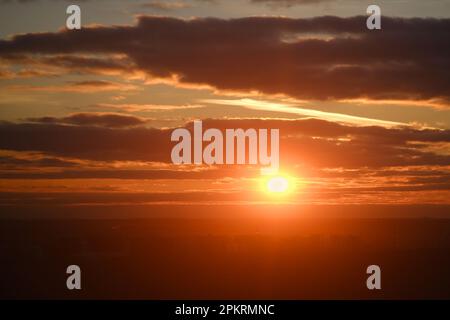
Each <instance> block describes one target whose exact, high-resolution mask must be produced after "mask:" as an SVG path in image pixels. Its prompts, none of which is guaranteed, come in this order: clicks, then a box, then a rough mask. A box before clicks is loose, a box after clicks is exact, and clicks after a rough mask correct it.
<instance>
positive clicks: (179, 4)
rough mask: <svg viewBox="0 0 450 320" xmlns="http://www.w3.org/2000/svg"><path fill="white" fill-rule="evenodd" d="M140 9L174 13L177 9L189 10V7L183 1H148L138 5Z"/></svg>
mask: <svg viewBox="0 0 450 320" xmlns="http://www.w3.org/2000/svg"><path fill="white" fill-rule="evenodd" d="M140 7H141V8H149V9H154V10H158V11H166V12H167V11H174V10H179V9H186V8H190V7H191V5H190V4H189V3H186V2H183V1H172V2H170V1H161V0H158V1H150V2H147V3H143V4H141V5H140Z"/></svg>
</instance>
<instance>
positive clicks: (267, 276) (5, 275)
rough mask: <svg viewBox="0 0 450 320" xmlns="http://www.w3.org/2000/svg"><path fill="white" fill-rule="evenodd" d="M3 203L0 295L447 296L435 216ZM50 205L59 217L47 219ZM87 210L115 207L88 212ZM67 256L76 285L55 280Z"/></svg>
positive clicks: (440, 229) (441, 223)
mask: <svg viewBox="0 0 450 320" xmlns="http://www.w3.org/2000/svg"><path fill="white" fill-rule="evenodd" d="M3 209H7V210H9V217H3V218H1V219H0V270H1V280H0V298H12V299H16V298H44V299H47V298H125V299H131V298H139V299H141V298H142V299H217V298H220V299H247V298H250V299H316V298H332V299H347V298H389V299H411V298H413V299H415V298H426V299H428V298H447V299H450V254H449V253H450V220H449V219H445V218H442V217H440V218H437V217H435V218H430V217H425V216H426V215H424V216H423V217H421V216H420V214H418V215H417V214H416V216H415V217H414V218H403V217H401V215H400V217H393V218H385V217H384V218H376V217H371V216H370V215H369V216H366V217H364V214H362V213H361V214H360V216H355V215H353V216H348V215H347V212H348V210H349V208H334V209H333V212H334V215H327V211H326V210H325V209H323V208H320V207H317V208H308V209H305V208H297V209H295V210H293V209H290V210H287V211H286V212H285V210H283V209H282V208H270V209H267V208H266V209H264V208H263V209H261V208H259V209H258V210H255V209H248V208H244V207H240V208H229V207H220V206H217V207H207V206H204V207H203V209H201V210H203V211H205V212H203V213H202V214H199V215H198V216H196V215H195V213H194V211H192V210H191V209H186V208H184V209H183V208H182V207H178V208H173V209H172V211H170V210H169V208H168V207H157V206H155V207H150V206H149V207H145V206H143V207H139V208H135V207H115V208H113V207H111V208H102V209H96V208H95V207H93V208H83V207H77V208H69V209H62V208H59V209H55V208H53V209H45V208H39V209H36V208H34V209H32V208H21V209H20V208H16V209H13V208H7V207H6V208H2V210H3ZM11 210H16V211H15V213H17V218H11V215H12V214H13V213H12V212H11ZM52 210H53V211H52ZM58 210H60V212H59V214H60V215H61V217H64V218H54V217H52V215H56V214H57V212H58ZM89 210H93V212H94V210H97V212H99V211H102V213H103V214H104V215H105V216H107V213H108V210H109V212H111V213H112V212H114V213H115V214H114V215H113V214H111V215H112V216H114V218H108V219H107V218H105V216H103V217H101V218H100V217H97V218H96V219H92V218H89V219H88V218H87V216H88V217H89ZM161 210H162V211H161ZM164 210H166V211H167V210H169V211H167V212H170V213H171V214H168V215H167V216H164ZM252 210H253V211H252ZM302 210H303V211H302ZM327 210H329V209H327ZM340 210H344V211H340ZM352 210H353V209H352ZM357 210H365V209H364V208H363V207H361V208H357ZM379 210H381V211H380V212H381V213H385V214H387V215H389V212H390V211H389V210H391V211H392V210H393V209H392V208H379ZM384 210H387V211H384ZM395 210H396V211H395ZM436 210H437V209H436ZM446 210H447V208H446V207H444V208H438V211H439V212H438V213H439V214H438V215H441V216H442V215H444V216H445V213H446ZM24 212H25V213H27V214H29V215H28V216H26V215H25V214H24V215H21V214H23V213H24ZM77 212H78V213H80V212H82V213H83V214H78V215H77ZM118 212H119V213H118ZM392 212H403V213H405V214H407V212H408V208H400V209H394V210H393V211H392ZM416 213H417V212H416ZM424 213H426V212H424ZM25 216H26V217H25ZM381 216H383V215H381ZM71 264H76V265H79V266H80V267H81V269H82V290H81V291H77V292H75V291H69V290H67V289H66V276H67V275H66V273H65V271H66V267H67V266H68V265H71ZM371 264H377V265H379V266H380V267H381V269H382V290H381V291H377V292H374V291H369V290H368V289H367V288H366V278H367V274H366V268H367V266H369V265H371Z"/></svg>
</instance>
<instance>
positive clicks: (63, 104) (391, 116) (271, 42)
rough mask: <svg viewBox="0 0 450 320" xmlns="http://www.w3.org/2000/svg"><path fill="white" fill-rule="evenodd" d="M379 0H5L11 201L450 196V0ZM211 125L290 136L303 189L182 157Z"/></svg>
mask: <svg viewBox="0 0 450 320" xmlns="http://www.w3.org/2000/svg"><path fill="white" fill-rule="evenodd" d="M71 3H77V4H78V5H79V6H80V7H81V17H82V29H81V30H67V29H66V27H65V20H66V18H67V14H66V8H67V6H68V5H69V4H71ZM369 4H372V2H371V1H370V2H369V1H353V0H236V1H225V0H191V1H188V0H176V1H159V0H155V1H151V0H142V1H137V0H136V1H133V0H130V1H115V0H112V1H105V0H84V1H78V2H77V1H75V2H73V1H71V2H68V1H64V0H17V1H16V0H0V192H1V194H2V196H1V199H0V204H1V205H13V204H17V203H23V202H26V201H30V202H33V201H34V203H37V201H42V202H44V203H50V204H59V203H63V204H70V205H82V204H85V203H95V204H98V205H101V204H111V203H118V204H123V203H128V202H133V203H136V202H138V203H143V204H146V203H152V204H164V205H167V204H180V203H183V204H194V203H195V204H199V203H201V204H203V203H279V202H283V203H294V204H297V203H299V204H310V203H313V204H315V203H318V204H449V201H450V200H449V199H450V197H449V195H450V192H449V190H450V77H449V76H448V70H449V65H450V58H449V57H450V42H449V41H448V39H449V36H450V34H449V33H450V0H449V1H447V0H441V1H438V0H430V1H416V0H410V1H407V0H398V1H395V0H391V1H377V2H376V4H377V5H379V6H380V8H381V13H382V18H381V21H382V22H381V23H382V29H381V30H368V29H367V28H366V18H367V15H366V9H367V6H368V5H369ZM197 119H200V120H203V125H204V127H205V128H219V129H221V130H225V129H226V128H245V129H246V128H278V129H280V165H281V168H280V172H281V174H283V175H285V176H286V177H288V180H289V182H290V192H288V193H286V194H283V195H273V194H270V193H268V192H267V190H266V189H265V179H266V178H265V177H262V176H261V174H260V170H259V169H260V168H259V167H258V166H250V165H239V166H236V165H212V166H206V165H202V166H198V165H181V166H179V165H174V164H173V163H172V162H171V158H170V154H171V149H172V148H173V146H174V143H173V142H171V140H170V134H171V132H172V131H173V130H174V129H175V128H178V127H186V128H191V127H192V121H194V120H197ZM74 195H76V196H74Z"/></svg>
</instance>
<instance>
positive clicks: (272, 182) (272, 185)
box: [266, 176, 290, 193]
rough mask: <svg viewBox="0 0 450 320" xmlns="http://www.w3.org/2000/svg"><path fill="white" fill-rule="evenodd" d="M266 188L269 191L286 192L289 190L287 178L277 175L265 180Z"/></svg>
mask: <svg viewBox="0 0 450 320" xmlns="http://www.w3.org/2000/svg"><path fill="white" fill-rule="evenodd" d="M266 187H267V190H268V191H269V192H271V193H286V192H288V191H289V187H290V186H289V180H288V179H287V178H285V177H281V176H277V177H273V178H270V179H269V180H267V185H266Z"/></svg>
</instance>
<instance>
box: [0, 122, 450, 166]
mask: <svg viewBox="0 0 450 320" xmlns="http://www.w3.org/2000/svg"><path fill="white" fill-rule="evenodd" d="M68 119H69V120H68ZM75 119H77V120H74V118H71V117H70V116H69V117H68V118H67V119H64V118H63V120H62V121H63V122H72V123H73V122H76V123H77V124H78V125H76V126H68V125H62V124H60V123H54V122H58V121H61V120H54V119H51V120H50V121H47V120H46V119H40V122H41V123H40V124H39V123H7V122H4V123H2V124H0V149H3V150H11V151H36V152H41V153H44V154H47V155H50V156H58V157H71V158H78V159H86V160H96V161H147V162H165V163H170V162H171V160H170V153H171V150H172V147H173V146H174V143H173V142H171V141H170V134H171V131H172V130H171V129H156V128H147V127H130V128H123V125H124V124H123V119H120V121H117V119H114V121H116V122H114V125H115V127H114V125H112V126H111V125H110V123H109V125H108V126H107V127H105V123H106V120H105V119H103V118H101V117H94V118H92V117H88V118H85V117H81V118H80V117H77V118H75ZM86 119H87V120H86ZM126 120H127V121H129V119H126ZM108 121H111V118H108ZM132 121H136V120H134V119H132ZM42 122H50V123H42ZM117 122H120V125H118V124H117ZM138 122H139V120H138ZM98 123H101V125H102V127H98V126H97V127H96V126H93V124H98ZM133 123H134V122H133ZM83 124H84V125H83ZM127 124H129V122H128V123H127ZM203 125H204V129H206V128H218V129H222V130H224V129H226V128H244V129H246V128H256V129H258V128H279V129H280V133H281V140H280V159H281V166H282V167H283V166H287V167H292V166H297V165H304V166H308V167H317V168H339V167H342V168H361V167H372V168H381V167H391V166H426V165H427V166H431V165H435V166H446V165H449V164H450V155H448V154H445V153H444V154H441V153H436V152H432V151H430V148H429V147H430V146H432V145H433V144H436V143H438V144H439V143H442V142H450V131H449V130H435V129H424V130H418V129H414V128H383V127H377V126H368V127H355V126H348V125H342V124H338V123H333V122H328V121H323V120H316V119H303V120H260V119H230V120H214V119H208V120H204V122H203ZM186 127H187V128H189V129H191V128H192V123H187V124H186ZM417 142H420V143H417Z"/></svg>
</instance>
